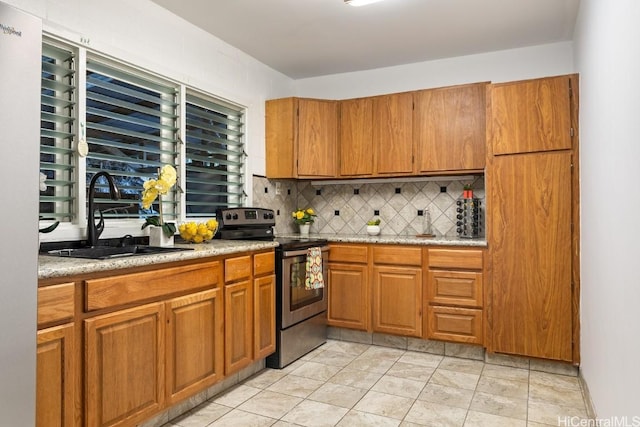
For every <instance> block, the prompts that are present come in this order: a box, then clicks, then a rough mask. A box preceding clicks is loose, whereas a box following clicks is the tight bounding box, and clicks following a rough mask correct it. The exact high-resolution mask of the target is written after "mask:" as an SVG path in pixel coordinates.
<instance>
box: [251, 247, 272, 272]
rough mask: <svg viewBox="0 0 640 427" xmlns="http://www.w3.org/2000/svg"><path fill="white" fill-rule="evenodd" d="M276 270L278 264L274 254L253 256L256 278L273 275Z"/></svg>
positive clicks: (267, 253) (266, 253)
mask: <svg viewBox="0 0 640 427" xmlns="http://www.w3.org/2000/svg"><path fill="white" fill-rule="evenodd" d="M275 269H276V263H275V259H274V253H273V252H265V253H262V254H255V255H254V256H253V274H254V275H256V276H264V275H265V274H271V273H273V272H274V271H275Z"/></svg>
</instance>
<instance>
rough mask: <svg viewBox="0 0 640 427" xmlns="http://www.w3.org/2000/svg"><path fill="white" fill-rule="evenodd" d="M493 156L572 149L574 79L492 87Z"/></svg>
mask: <svg viewBox="0 0 640 427" xmlns="http://www.w3.org/2000/svg"><path fill="white" fill-rule="evenodd" d="M491 123H492V141H493V154H494V155H499V154H514V153H530V152H537V151H551V150H565V149H571V146H572V144H571V133H572V130H571V76H560V77H549V78H543V79H535V80H526V81H521V82H514V83H501V84H494V85H491Z"/></svg>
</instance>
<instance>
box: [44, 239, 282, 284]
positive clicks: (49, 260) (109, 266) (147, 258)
mask: <svg viewBox="0 0 640 427" xmlns="http://www.w3.org/2000/svg"><path fill="white" fill-rule="evenodd" d="M276 246H278V243H276V242H261V241H255V240H251V241H249V240H211V241H209V242H206V243H201V244H197V245H196V244H176V245H175V247H178V248H189V249H193V250H188V251H180V252H168V253H163V254H151V255H137V256H130V257H123V258H113V259H106V260H99V259H84V258H70V257H57V256H49V255H40V256H39V257H38V279H49V278H55V277H65V276H72V275H78V274H87V273H93V272H96V271H109V270H119V269H125V268H131V267H142V266H146V265H150V264H160V263H167V262H177V261H185V260H192V259H198V258H205V257H210V256H218V255H228V254H233V253H238V252H246V251H259V250H263V249H269V248H274V247H276Z"/></svg>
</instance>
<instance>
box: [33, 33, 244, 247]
mask: <svg viewBox="0 0 640 427" xmlns="http://www.w3.org/2000/svg"><path fill="white" fill-rule="evenodd" d="M43 44H53V45H54V46H55V45H59V46H61V47H63V48H65V49H68V50H72V51H74V53H75V58H76V63H75V73H76V109H75V114H76V115H75V128H74V130H75V136H74V139H75V143H74V161H75V182H74V193H75V209H74V214H73V219H72V220H71V221H65V222H61V223H60V225H59V226H58V228H57V229H56V230H54V231H53V232H52V233H40V241H44V242H47V241H48V242H53V241H67V240H84V239H86V237H87V235H86V227H87V189H88V185H89V182H88V180H87V179H86V176H87V173H86V171H87V162H86V158H85V157H82V156H80V155H79V154H78V150H77V147H78V144H79V143H82V142H86V137H87V134H86V129H87V127H86V126H87V102H86V101H87V93H86V87H87V86H86V85H87V82H86V75H87V68H88V66H87V64H88V61H89V60H91V61H97V62H100V63H104V64H106V65H108V66H110V67H114V68H117V69H119V70H122V71H123V72H130V73H132V74H133V75H134V76H140V77H142V78H145V79H153V80H157V81H160V82H162V83H163V84H168V85H171V86H174V87H175V91H176V98H175V99H176V102H177V103H178V106H177V108H176V113H177V120H176V122H177V132H176V144H177V146H176V150H175V151H176V153H177V154H176V157H175V159H176V160H175V164H173V166H175V168H176V170H177V172H178V184H177V186H176V187H177V192H176V195H175V197H176V200H175V202H176V203H177V209H176V216H175V218H170V219H168V221H171V222H175V223H176V224H179V223H180V222H184V221H193V220H196V221H205V220H207V219H210V218H213V217H214V216H213V215H211V216H206V217H187V214H186V165H185V161H186V160H185V159H186V157H185V156H186V146H185V145H186V144H185V142H184V138H183V136H184V135H186V98H187V93H190V94H192V95H194V96H199V97H203V98H205V99H210V100H211V101H212V102H216V103H220V104H222V105H225V104H226V105H229V106H231V107H232V108H235V109H238V110H241V111H242V114H243V117H244V119H245V120H244V121H243V125H244V127H245V129H246V117H247V115H248V108H247V107H246V106H243V105H241V104H239V103H235V102H232V101H229V100H226V99H224V98H222V97H220V96H216V95H213V94H210V93H208V92H206V91H203V90H201V89H198V88H196V87H192V86H188V85H186V84H184V83H181V82H177V81H175V80H174V79H170V78H167V77H164V76H162V75H160V74H158V73H154V72H152V71H149V70H146V69H144V68H142V67H139V66H136V65H133V64H130V63H127V62H126V61H123V60H120V59H117V58H112V57H109V56H107V55H103V54H101V53H100V52H98V51H95V50H91V49H88V48H87V47H85V46H82V45H78V44H76V43H73V42H69V41H66V40H63V39H60V38H58V37H56V36H55V35H50V34H47V33H45V34H44V35H43ZM242 144H243V145H242V146H243V153H244V155H243V161H242V166H241V170H240V171H239V173H240V176H241V181H242V183H241V185H240V187H241V193H242V197H241V202H240V205H241V206H244V205H245V204H246V202H247V193H246V189H247V183H248V182H249V177H248V176H247V167H248V165H247V161H246V157H247V156H246V131H245V133H244V135H243V136H242ZM183 190H184V191H183ZM141 191H142V189H141ZM105 222H106V224H107V225H106V226H105V230H104V233H103V234H102V235H101V236H100V237H101V238H102V239H105V238H118V237H122V236H124V235H126V234H131V235H133V236H144V235H147V233H148V232H147V231H146V230H145V231H143V230H142V229H141V227H142V224H143V223H144V219H143V218H105ZM50 224H51V221H50V220H42V221H40V227H41V228H42V227H45V226H47V225H50Z"/></svg>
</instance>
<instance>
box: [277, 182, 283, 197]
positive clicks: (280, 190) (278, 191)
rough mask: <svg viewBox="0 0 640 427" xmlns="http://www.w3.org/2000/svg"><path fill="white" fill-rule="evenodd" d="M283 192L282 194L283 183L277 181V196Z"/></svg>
mask: <svg viewBox="0 0 640 427" xmlns="http://www.w3.org/2000/svg"><path fill="white" fill-rule="evenodd" d="M281 194H282V183H281V182H276V196H279V195H281Z"/></svg>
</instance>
